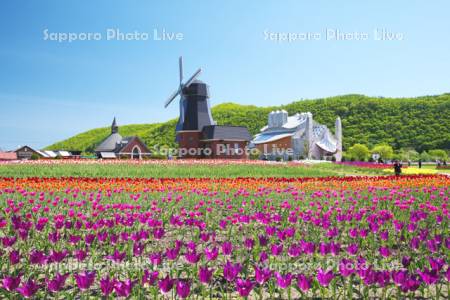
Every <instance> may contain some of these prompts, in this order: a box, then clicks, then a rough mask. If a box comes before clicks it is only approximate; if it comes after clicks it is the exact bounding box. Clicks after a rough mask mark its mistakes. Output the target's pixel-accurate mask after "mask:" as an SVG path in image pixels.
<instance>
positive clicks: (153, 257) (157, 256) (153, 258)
mask: <svg viewBox="0 0 450 300" xmlns="http://www.w3.org/2000/svg"><path fill="white" fill-rule="evenodd" d="M149 259H150V262H151V263H152V264H153V265H159V264H160V263H161V261H162V257H161V253H159V252H156V253H152V254H150V256H149Z"/></svg>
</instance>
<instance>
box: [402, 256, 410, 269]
mask: <svg viewBox="0 0 450 300" xmlns="http://www.w3.org/2000/svg"><path fill="white" fill-rule="evenodd" d="M410 263H411V257H409V256H403V257H402V265H403V267H405V268H407V267H408V266H409V264H410Z"/></svg>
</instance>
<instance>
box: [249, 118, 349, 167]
mask: <svg viewBox="0 0 450 300" xmlns="http://www.w3.org/2000/svg"><path fill="white" fill-rule="evenodd" d="M335 126H336V128H335V134H333V133H332V132H331V131H330V130H329V129H328V127H327V126H325V125H322V124H319V123H317V122H316V121H314V120H313V115H312V114H311V113H310V112H307V113H301V114H298V113H297V114H295V115H294V116H290V117H289V116H288V113H287V112H286V111H284V110H282V111H272V112H271V113H270V114H269V117H268V124H267V126H265V127H263V128H262V129H261V133H259V134H257V135H256V136H255V138H254V139H253V141H252V146H253V147H256V148H257V149H258V150H259V151H260V152H261V153H262V156H263V157H265V158H267V159H276V158H282V159H285V160H286V159H289V158H291V159H300V158H308V159H327V158H332V157H333V156H334V157H335V159H336V160H337V161H341V159H342V125H341V119H340V118H339V117H337V119H336V124H335Z"/></svg>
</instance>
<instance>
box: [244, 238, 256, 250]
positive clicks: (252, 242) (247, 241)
mask: <svg viewBox="0 0 450 300" xmlns="http://www.w3.org/2000/svg"><path fill="white" fill-rule="evenodd" d="M254 245H255V240H254V239H250V238H247V239H245V240H244V247H245V248H247V249H248V250H252V249H253V246H254Z"/></svg>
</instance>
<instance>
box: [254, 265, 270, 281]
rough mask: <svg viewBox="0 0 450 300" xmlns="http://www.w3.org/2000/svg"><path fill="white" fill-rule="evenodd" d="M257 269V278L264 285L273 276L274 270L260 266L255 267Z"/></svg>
mask: <svg viewBox="0 0 450 300" xmlns="http://www.w3.org/2000/svg"><path fill="white" fill-rule="evenodd" d="M254 269H255V280H256V282H257V283H258V284H260V285H263V284H264V283H266V282H267V281H269V279H270V278H271V277H272V271H271V270H270V269H268V268H265V269H260V268H258V267H256V266H255V267H254Z"/></svg>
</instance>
